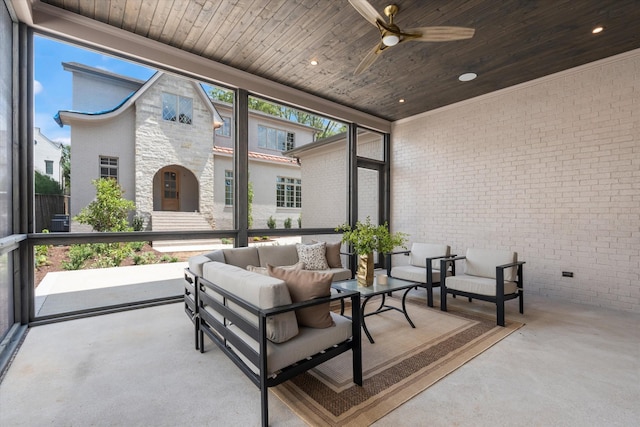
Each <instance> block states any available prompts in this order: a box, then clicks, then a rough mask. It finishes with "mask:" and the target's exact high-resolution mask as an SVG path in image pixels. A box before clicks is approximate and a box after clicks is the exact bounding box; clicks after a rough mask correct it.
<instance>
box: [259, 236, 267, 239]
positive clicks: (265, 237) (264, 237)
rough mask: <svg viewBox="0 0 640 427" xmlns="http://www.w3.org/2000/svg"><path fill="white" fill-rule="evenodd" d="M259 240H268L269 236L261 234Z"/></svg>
mask: <svg viewBox="0 0 640 427" xmlns="http://www.w3.org/2000/svg"><path fill="white" fill-rule="evenodd" d="M260 240H269V236H262V237H261V238H260Z"/></svg>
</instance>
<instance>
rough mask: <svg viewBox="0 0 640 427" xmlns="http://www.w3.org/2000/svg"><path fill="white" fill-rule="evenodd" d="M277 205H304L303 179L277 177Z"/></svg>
mask: <svg viewBox="0 0 640 427" xmlns="http://www.w3.org/2000/svg"><path fill="white" fill-rule="evenodd" d="M276 206H277V207H279V208H301V207H302V180H301V179H298V178H286V177H282V176H279V177H277V178H276Z"/></svg>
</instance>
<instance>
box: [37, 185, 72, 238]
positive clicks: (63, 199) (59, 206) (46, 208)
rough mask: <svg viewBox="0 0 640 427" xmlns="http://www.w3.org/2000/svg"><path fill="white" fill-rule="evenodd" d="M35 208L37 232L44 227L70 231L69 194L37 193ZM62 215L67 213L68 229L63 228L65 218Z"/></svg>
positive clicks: (52, 229) (50, 229) (51, 229)
mask: <svg viewBox="0 0 640 427" xmlns="http://www.w3.org/2000/svg"><path fill="white" fill-rule="evenodd" d="M34 208H35V215H36V233H40V232H42V230H44V229H46V230H49V231H69V228H68V227H69V220H68V215H69V196H62V195H51V194H36V198H35V203H34ZM61 215H67V217H66V229H61V227H63V225H64V223H63V222H62V221H61V220H62V219H63V217H62V216H61ZM56 216H58V217H56ZM54 218H55V220H54Z"/></svg>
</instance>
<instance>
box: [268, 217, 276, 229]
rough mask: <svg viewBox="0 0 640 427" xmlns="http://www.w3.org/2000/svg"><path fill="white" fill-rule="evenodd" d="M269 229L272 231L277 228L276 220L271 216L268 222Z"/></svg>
mask: <svg viewBox="0 0 640 427" xmlns="http://www.w3.org/2000/svg"><path fill="white" fill-rule="evenodd" d="M267 227H269V228H270V229H271V230H273V229H274V228H276V220H275V218H273V217H272V216H270V217H269V219H268V220H267Z"/></svg>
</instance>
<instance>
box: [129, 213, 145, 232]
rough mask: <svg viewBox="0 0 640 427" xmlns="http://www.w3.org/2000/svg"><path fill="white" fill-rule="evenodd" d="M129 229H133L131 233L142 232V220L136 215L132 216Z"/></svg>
mask: <svg viewBox="0 0 640 427" xmlns="http://www.w3.org/2000/svg"><path fill="white" fill-rule="evenodd" d="M131 227H133V231H142V230H144V218H143V217H141V216H138V215H136V216H134V217H133V220H132V221H131Z"/></svg>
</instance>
